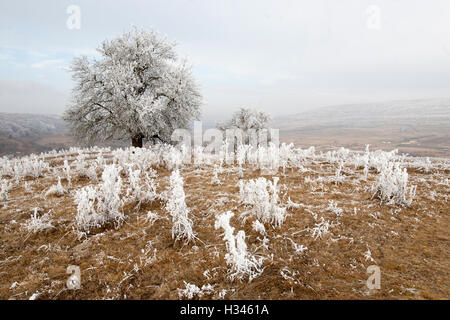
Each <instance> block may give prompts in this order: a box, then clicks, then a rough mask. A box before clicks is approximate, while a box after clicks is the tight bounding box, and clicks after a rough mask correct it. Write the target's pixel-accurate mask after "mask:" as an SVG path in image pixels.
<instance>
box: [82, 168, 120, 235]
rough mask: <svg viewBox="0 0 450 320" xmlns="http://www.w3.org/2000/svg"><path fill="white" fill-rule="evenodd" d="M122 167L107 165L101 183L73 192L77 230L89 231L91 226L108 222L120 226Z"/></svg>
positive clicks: (98, 225)
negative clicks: (75, 204)
mask: <svg viewBox="0 0 450 320" xmlns="http://www.w3.org/2000/svg"><path fill="white" fill-rule="evenodd" d="M121 170H122V168H121V167H120V166H119V167H116V166H115V165H108V166H106V167H105V169H104V170H103V173H102V183H101V185H99V186H96V187H92V186H87V187H84V188H82V189H80V190H78V191H77V192H76V194H75V202H76V203H77V215H76V217H75V221H76V228H77V230H78V231H79V232H82V233H83V232H84V233H89V232H90V229H91V228H93V227H100V226H102V225H104V224H106V223H108V222H115V224H116V226H117V227H118V226H120V225H121V224H122V221H123V219H124V214H123V213H122V212H121V211H120V207H121V206H122V205H123V201H122V200H121V198H120V195H121V189H122V179H121V177H120V171H121Z"/></svg>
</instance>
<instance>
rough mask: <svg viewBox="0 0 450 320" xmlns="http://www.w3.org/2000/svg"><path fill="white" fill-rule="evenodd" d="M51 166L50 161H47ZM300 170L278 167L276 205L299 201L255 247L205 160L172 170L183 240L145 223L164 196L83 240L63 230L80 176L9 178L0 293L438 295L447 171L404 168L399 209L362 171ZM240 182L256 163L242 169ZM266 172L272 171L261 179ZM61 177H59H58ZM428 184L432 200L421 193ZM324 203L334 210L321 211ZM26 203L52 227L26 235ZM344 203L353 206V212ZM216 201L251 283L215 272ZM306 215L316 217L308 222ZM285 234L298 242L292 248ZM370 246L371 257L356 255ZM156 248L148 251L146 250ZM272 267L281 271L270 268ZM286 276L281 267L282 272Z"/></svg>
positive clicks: (219, 252) (449, 225) (446, 289)
mask: <svg viewBox="0 0 450 320" xmlns="http://www.w3.org/2000/svg"><path fill="white" fill-rule="evenodd" d="M47 161H49V162H50V163H51V164H52V166H58V165H61V163H62V158H61V159H57V158H54V159H50V158H49V159H47ZM307 168H308V169H310V170H311V171H309V172H304V173H302V172H300V171H299V170H298V169H293V170H291V169H287V170H286V174H285V175H283V174H282V172H281V171H280V172H279V173H278V175H277V176H279V177H280V181H279V185H280V186H281V202H282V204H285V203H286V202H287V199H288V198H290V199H291V200H292V201H293V202H295V203H299V204H302V206H300V207H299V208H290V209H288V212H289V216H288V217H287V219H286V221H285V222H284V224H283V225H282V226H281V228H273V227H271V226H269V225H266V229H267V231H268V236H267V237H268V239H269V245H268V248H267V249H265V248H262V247H261V240H260V236H259V235H258V234H257V233H256V232H255V231H254V230H252V228H251V222H252V220H251V219H249V220H247V221H246V222H245V223H244V224H243V223H242V220H241V219H240V218H239V214H240V213H242V212H243V211H245V207H244V205H242V204H241V203H240V202H239V199H238V193H239V189H238V187H237V183H238V181H239V178H238V174H237V171H236V168H233V167H225V168H224V171H223V172H222V173H221V174H219V178H220V180H221V183H222V184H221V185H217V186H215V185H212V184H211V178H212V170H211V167H198V168H197V167H195V166H193V165H192V166H187V167H185V168H183V169H182V170H181V174H182V176H183V178H184V181H185V186H184V190H185V193H186V196H187V200H186V202H187V205H188V207H189V208H190V210H191V212H190V215H191V218H192V219H193V221H194V230H195V232H196V233H197V237H198V240H197V241H196V243H194V244H192V243H191V244H188V245H186V246H183V244H182V243H175V244H174V241H173V240H172V237H171V222H170V220H169V219H160V220H157V221H156V222H154V224H153V225H151V224H150V223H149V222H148V221H146V214H147V212H148V211H149V210H151V211H152V212H154V213H157V214H158V215H160V216H163V217H169V214H168V213H167V211H166V210H165V209H164V203H162V202H159V201H158V202H154V203H151V204H147V205H144V206H141V208H140V209H139V211H136V210H135V204H134V203H128V204H127V205H125V207H124V212H125V214H126V217H127V218H126V221H125V223H124V224H123V225H122V226H121V227H120V228H118V229H115V228H114V226H112V225H110V226H106V227H104V228H102V229H99V230H96V231H95V232H94V234H92V235H90V236H88V237H87V239H86V238H84V239H78V237H77V235H76V233H75V232H74V231H73V226H74V217H75V214H76V205H75V203H74V199H73V191H74V190H76V189H78V188H80V187H82V186H86V185H88V184H91V182H90V181H89V180H87V179H78V180H77V179H75V180H74V181H72V183H73V185H72V188H71V190H70V191H71V193H70V194H68V195H65V196H62V197H56V196H49V197H47V198H45V197H44V194H45V191H46V190H48V188H49V187H50V186H51V185H53V184H56V182H57V177H56V176H55V175H47V176H45V177H42V178H37V179H27V180H28V181H27V182H28V183H29V185H30V187H31V189H32V190H31V192H27V191H26V190H25V188H24V183H23V182H20V183H19V184H18V185H16V186H15V188H14V189H13V190H11V191H10V193H9V200H7V201H3V202H0V298H1V299H28V298H29V297H30V296H32V295H33V294H35V293H37V294H38V295H37V298H38V299H105V298H111V299H178V293H179V291H178V289H183V288H185V284H184V281H185V282H187V283H191V284H195V285H197V286H199V287H201V286H202V285H204V284H207V283H209V284H211V285H214V289H215V293H214V294H212V295H207V296H204V297H203V298H204V299H210V298H211V299H218V298H219V295H218V293H219V292H220V291H221V290H226V294H225V299H448V298H450V283H449V281H448V279H449V272H450V251H449V240H450V235H449V229H450V210H449V205H448V194H449V187H448V180H447V185H445V183H441V184H438V183H436V181H441V182H444V181H445V179H448V178H449V175H450V174H449V172H442V171H440V172H439V171H436V170H433V171H431V172H429V173H423V172H421V171H420V170H411V169H409V173H410V179H411V180H412V183H413V184H416V185H417V186H418V187H417V188H418V189H417V196H416V199H415V200H414V201H413V204H412V206H411V207H409V208H402V207H390V206H387V205H383V204H380V202H379V200H377V199H375V198H374V199H372V195H371V194H370V193H369V192H368V191H366V187H368V186H370V185H371V183H372V181H373V179H374V172H371V173H370V174H369V179H368V181H367V182H364V181H362V180H360V175H361V174H362V170H360V169H358V170H356V171H355V172H353V171H348V172H347V174H346V178H345V180H344V182H343V183H341V184H338V185H337V184H335V183H333V182H319V181H318V182H308V181H309V180H308V179H306V180H305V178H309V179H317V178H318V177H319V176H320V177H329V176H332V175H334V173H335V166H334V165H332V164H330V163H326V162H322V163H320V162H318V163H312V164H309V165H308V166H307ZM155 169H156V170H157V172H158V183H159V189H158V191H163V190H165V189H166V188H167V185H168V178H169V176H170V171H168V170H166V169H161V168H159V169H158V168H155ZM244 175H245V176H244V179H250V178H255V177H259V176H260V175H261V172H260V171H259V170H253V169H252V168H245V170H244ZM266 178H268V179H271V178H272V175H268V176H266ZM63 186H64V187H67V181H65V180H64V179H63ZM431 191H434V193H435V196H434V198H433V197H432V196H430V194H431V193H430V192H431ZM330 200H333V201H335V202H336V203H337V205H338V207H339V208H342V209H343V210H344V212H343V214H342V215H340V216H337V215H336V214H335V213H333V212H331V211H329V210H327V207H328V205H329V201H330ZM34 207H39V208H41V210H40V213H41V214H42V213H46V212H48V211H51V216H52V219H53V225H54V226H55V228H52V229H49V230H47V231H43V232H40V233H28V232H27V231H26V229H24V227H23V224H24V223H25V222H26V221H27V220H28V219H29V218H30V214H31V213H32V210H33V208H34ZM355 208H356V212H357V213H356V214H354V213H355ZM227 210H231V211H233V212H234V213H235V216H234V217H233V218H232V220H231V223H232V226H234V227H235V228H236V231H237V230H241V229H242V230H245V233H246V236H247V237H246V242H247V244H248V246H249V250H251V251H252V252H255V253H257V254H259V255H262V256H265V257H266V258H267V259H266V260H265V261H264V263H263V266H264V268H265V269H264V271H263V273H262V274H261V275H260V276H259V277H258V278H256V279H254V280H253V281H252V282H250V283H248V282H247V281H242V282H239V281H234V282H231V281H230V280H229V279H228V278H227V274H226V272H227V270H228V266H227V265H226V262H225V260H224V254H225V252H226V249H225V243H224V241H223V239H222V236H221V234H220V232H219V231H217V230H215V229H214V221H215V216H216V215H217V214H221V213H223V212H225V211H227ZM314 215H317V217H318V220H317V221H316V220H314ZM321 218H323V219H325V221H329V222H331V223H333V226H332V227H331V228H330V230H329V231H330V232H329V233H328V234H326V235H324V236H323V237H321V238H317V239H314V238H313V237H312V233H311V230H310V229H309V228H313V227H314V225H315V223H317V222H318V221H319V220H320V219H321ZM291 240H292V241H293V242H295V243H297V244H298V245H300V244H302V245H304V246H306V247H307V248H308V249H307V250H306V251H305V252H303V253H301V254H296V253H295V252H294V248H293V244H292V242H291ZM368 249H370V251H371V256H372V258H373V260H374V261H370V260H367V259H366V258H365V253H366V252H367V251H368ZM155 250H156V251H155ZM373 264H376V265H378V266H379V267H380V269H381V289H380V290H373V291H369V290H368V289H367V287H366V285H365V283H366V280H367V278H368V276H369V275H368V274H367V273H366V268H367V267H368V266H369V265H373ZM69 265H76V266H79V267H80V269H81V285H82V287H81V289H79V290H69V289H67V288H66V280H67V278H68V276H69V275H68V274H66V269H67V267H68V266H69ZM282 273H283V274H284V275H285V276H284V277H283V276H282ZM286 275H287V276H286Z"/></svg>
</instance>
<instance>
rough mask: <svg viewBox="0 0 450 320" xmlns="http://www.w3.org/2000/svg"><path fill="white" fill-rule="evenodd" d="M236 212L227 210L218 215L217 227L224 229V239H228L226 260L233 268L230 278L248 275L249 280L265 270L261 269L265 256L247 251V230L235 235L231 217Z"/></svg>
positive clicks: (240, 277)
mask: <svg viewBox="0 0 450 320" xmlns="http://www.w3.org/2000/svg"><path fill="white" fill-rule="evenodd" d="M233 215H234V213H233V212H231V211H227V212H226V213H223V214H221V215H219V216H217V217H216V222H215V225H214V227H215V229H219V228H222V229H223V230H224V234H223V239H224V240H225V241H226V247H227V253H226V254H225V260H226V262H227V264H228V265H229V266H231V269H230V270H229V278H230V279H231V280H232V281H233V280H234V279H239V280H242V279H243V278H245V277H246V276H248V277H249V282H250V281H252V280H253V279H254V278H256V277H257V276H259V275H260V274H261V272H262V271H263V270H262V269H261V265H262V261H263V258H259V259H257V258H256V257H255V256H254V255H252V254H251V253H249V252H248V251H247V244H246V243H245V232H244V231H243V230H240V231H239V232H238V233H237V235H236V236H234V235H233V233H234V228H233V227H231V226H230V219H231V218H232V217H233Z"/></svg>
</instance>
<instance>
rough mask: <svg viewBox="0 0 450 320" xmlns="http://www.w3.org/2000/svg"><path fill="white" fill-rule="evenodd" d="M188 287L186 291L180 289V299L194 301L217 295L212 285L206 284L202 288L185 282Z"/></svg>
mask: <svg viewBox="0 0 450 320" xmlns="http://www.w3.org/2000/svg"><path fill="white" fill-rule="evenodd" d="M183 282H184V285H185V286H186V288H185V289H178V297H179V298H180V299H189V300H191V299H194V298H195V297H198V298H201V297H203V296H205V295H213V294H214V293H215V290H214V286H212V285H210V284H204V285H203V286H202V287H201V288H199V287H197V286H196V285H195V284H190V283H187V282H186V281H183Z"/></svg>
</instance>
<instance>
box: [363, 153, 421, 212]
mask: <svg viewBox="0 0 450 320" xmlns="http://www.w3.org/2000/svg"><path fill="white" fill-rule="evenodd" d="M372 192H373V197H374V196H375V195H377V196H378V198H379V199H380V200H381V202H384V203H386V204H388V205H395V204H398V205H402V206H410V205H411V203H412V200H413V199H414V196H415V195H416V186H411V187H408V173H407V171H406V168H403V169H401V168H400V165H399V164H398V163H394V162H389V163H385V164H384V165H383V166H382V167H381V168H380V173H379V174H378V176H377V179H376V181H375V183H374V184H373V185H372Z"/></svg>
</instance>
